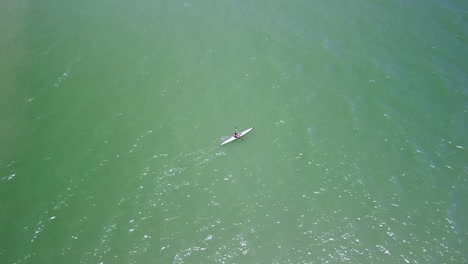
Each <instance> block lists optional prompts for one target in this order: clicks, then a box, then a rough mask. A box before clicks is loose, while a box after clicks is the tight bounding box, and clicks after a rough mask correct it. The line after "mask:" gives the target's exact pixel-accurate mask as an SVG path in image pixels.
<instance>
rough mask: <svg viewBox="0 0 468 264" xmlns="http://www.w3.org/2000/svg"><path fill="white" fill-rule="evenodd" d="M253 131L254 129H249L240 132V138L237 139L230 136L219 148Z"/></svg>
mask: <svg viewBox="0 0 468 264" xmlns="http://www.w3.org/2000/svg"><path fill="white" fill-rule="evenodd" d="M253 129H254V128H253V127H251V128H249V129H246V130H244V131H242V132H241V133H239V134H240V136H239V137H237V138H235V137H234V136H232V137H230V138H228V139H226V140H225V141H224V142H223V143H221V146H222V145H226V144H227V143H230V142H233V141H234V140H236V139H239V138H241V137H243V136H245V135H246V134H247V133H249V132H250V131H252V130H253Z"/></svg>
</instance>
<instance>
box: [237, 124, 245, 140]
mask: <svg viewBox="0 0 468 264" xmlns="http://www.w3.org/2000/svg"><path fill="white" fill-rule="evenodd" d="M236 133H237V127H236ZM238 139H240V140H242V141H244V140H243V139H242V138H241V137H238Z"/></svg>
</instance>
